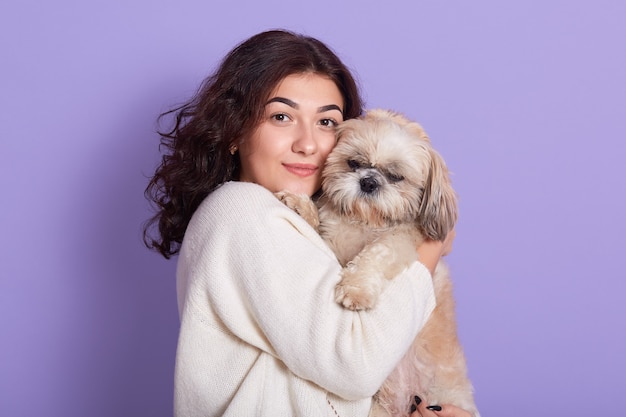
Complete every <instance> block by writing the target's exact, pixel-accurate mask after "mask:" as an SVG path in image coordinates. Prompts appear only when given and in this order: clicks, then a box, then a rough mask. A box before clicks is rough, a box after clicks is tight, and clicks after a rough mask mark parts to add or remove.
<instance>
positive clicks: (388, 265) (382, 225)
mask: <svg viewBox="0 0 626 417" xmlns="http://www.w3.org/2000/svg"><path fill="white" fill-rule="evenodd" d="M337 137H338V143H337V146H336V147H335V148H334V150H333V151H332V152H331V154H330V155H329V157H328V159H327V162H326V165H325V168H324V171H323V175H322V177H323V179H322V190H323V192H322V196H321V198H320V199H319V201H318V202H317V205H315V204H314V203H313V202H312V201H311V200H310V199H309V198H308V197H307V196H300V195H292V194H290V193H288V192H281V193H277V196H278V198H280V199H281V200H282V201H283V202H284V203H285V204H287V205H288V206H290V207H292V208H293V209H295V210H296V211H297V212H298V213H299V214H300V215H302V216H303V217H304V218H305V219H306V220H307V221H308V222H309V223H310V224H311V225H312V226H313V227H316V228H317V227H319V232H320V234H321V236H322V237H323V238H324V239H325V240H326V242H327V243H328V244H329V246H330V247H331V248H332V249H333V251H334V252H335V254H336V255H337V259H338V260H339V262H340V263H341V264H342V265H344V270H343V273H342V279H341V282H340V283H339V284H338V285H337V287H336V289H335V298H336V301H337V302H339V303H341V304H342V305H343V306H344V307H346V308H349V309H353V310H361V309H369V308H374V307H375V305H376V301H377V298H378V295H379V294H380V293H381V292H382V291H383V290H384V286H385V284H386V282H387V281H388V280H389V279H392V278H393V277H395V276H396V275H398V273H399V272H400V271H402V270H403V269H405V268H406V267H407V266H408V265H409V264H410V263H412V262H413V261H415V260H416V259H417V254H416V248H417V246H418V245H419V244H420V243H421V242H422V241H423V240H424V238H428V239H435V240H443V239H444V238H445V236H446V235H447V233H448V232H449V231H450V230H452V228H453V227H454V224H455V222H456V219H457V200H456V195H455V193H454V190H453V189H452V186H451V184H450V180H449V175H448V170H447V168H446V165H445V163H444V161H443V159H442V158H441V157H440V156H439V154H438V153H437V152H436V151H435V150H434V149H433V148H432V146H431V143H430V140H429V138H428V136H427V135H426V133H425V132H424V130H423V129H422V128H421V126H420V125H419V124H417V123H414V122H411V121H410V120H408V119H406V118H405V117H404V116H402V115H400V114H398V113H394V112H390V111H386V110H372V111H370V112H368V113H367V114H366V115H365V116H364V117H362V118H359V119H351V120H348V121H345V122H343V123H342V124H341V125H340V126H339V128H338V130H337ZM433 284H434V288H435V295H436V298H437V307H436V308H435V310H434V311H433V313H432V315H431V317H430V318H429V320H428V322H427V323H426V325H425V326H424V328H423V329H422V330H421V332H420V333H419V334H418V336H417V338H416V339H415V341H414V343H413V345H412V346H411V348H410V349H409V351H408V352H407V354H406V355H405V357H404V358H403V359H402V361H401V362H400V363H399V364H398V366H397V367H396V369H395V370H394V371H393V372H392V374H391V375H389V377H388V378H387V380H386V381H385V383H384V384H383V386H382V387H381V388H380V390H379V392H378V393H377V394H376V397H375V399H376V401H375V404H374V407H373V408H372V411H371V414H370V415H371V416H376V417H379V416H389V415H391V416H408V414H409V408H410V406H411V401H412V398H413V396H415V395H418V396H419V397H420V398H421V399H422V400H423V401H426V403H427V404H431V405H435V404H452V405H456V406H458V407H460V408H463V409H465V410H467V411H469V412H471V413H472V414H473V415H474V416H475V417H479V413H478V411H477V409H476V406H475V403H474V399H473V389H472V385H471V383H470V381H469V379H468V376H467V369H466V363H465V356H464V354H463V350H462V348H461V345H460V343H459V340H458V337H457V330H456V321H455V315H454V297H453V292H452V283H451V281H450V278H449V274H448V269H447V267H446V266H445V265H444V264H443V263H440V264H439V265H438V266H437V270H436V272H435V274H434V276H433Z"/></svg>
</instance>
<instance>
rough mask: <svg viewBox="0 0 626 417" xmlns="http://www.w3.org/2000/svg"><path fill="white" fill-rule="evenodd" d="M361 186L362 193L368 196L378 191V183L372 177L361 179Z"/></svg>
mask: <svg viewBox="0 0 626 417" xmlns="http://www.w3.org/2000/svg"><path fill="white" fill-rule="evenodd" d="M359 184H360V185H361V191H363V192H364V193H367V194H370V193H373V192H374V191H376V190H377V189H378V181H376V180H375V179H374V178H372V177H363V178H361V180H360V181H359Z"/></svg>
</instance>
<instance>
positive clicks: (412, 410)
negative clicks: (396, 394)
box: [409, 404, 417, 414]
mask: <svg viewBox="0 0 626 417" xmlns="http://www.w3.org/2000/svg"><path fill="white" fill-rule="evenodd" d="M415 410H417V406H416V405H415V404H411V410H410V411H409V414H413V413H414V412H415Z"/></svg>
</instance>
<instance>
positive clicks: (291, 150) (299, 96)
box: [239, 73, 344, 196]
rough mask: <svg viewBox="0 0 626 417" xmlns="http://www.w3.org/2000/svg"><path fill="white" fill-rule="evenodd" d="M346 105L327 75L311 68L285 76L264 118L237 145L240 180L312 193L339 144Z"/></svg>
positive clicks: (279, 189) (281, 189) (268, 104)
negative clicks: (337, 136)
mask: <svg viewBox="0 0 626 417" xmlns="http://www.w3.org/2000/svg"><path fill="white" fill-rule="evenodd" d="M343 105H344V103H343V97H342V95H341V93H340V92H339V89H338V88H337V86H336V85H335V83H334V82H333V81H331V80H330V79H329V78H326V77H323V76H320V75H317V74H311V73H306V74H294V75H289V76H287V77H285V78H284V79H283V80H282V81H281V82H280V83H279V84H278V86H277V87H276V88H275V89H274V91H273V92H272V93H271V94H270V98H269V100H268V101H267V103H266V104H265V115H264V117H263V119H262V121H261V123H260V124H259V125H258V126H257V127H256V129H255V130H254V131H253V133H252V134H251V135H250V137H247V138H244V140H243V142H242V143H241V144H240V145H239V157H240V159H241V173H240V177H239V179H240V180H241V181H246V182H254V183H257V184H259V185H262V186H264V187H265V188H267V189H268V190H270V191H272V192H277V191H283V190H286V191H290V192H292V193H304V194H308V195H309V196H310V195H313V194H314V193H315V192H316V191H317V190H318V189H319V188H320V184H321V174H322V168H323V166H324V162H325V161H326V157H327V156H328V154H329V153H330V151H331V150H332V148H333V147H334V146H335V143H336V140H335V127H336V126H337V124H338V123H339V122H342V121H343Z"/></svg>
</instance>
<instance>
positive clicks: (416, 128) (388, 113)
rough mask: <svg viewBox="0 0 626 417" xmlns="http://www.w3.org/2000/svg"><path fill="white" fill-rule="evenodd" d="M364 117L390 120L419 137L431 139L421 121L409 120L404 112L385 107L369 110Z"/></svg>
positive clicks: (426, 139) (366, 118) (428, 140)
mask: <svg viewBox="0 0 626 417" xmlns="http://www.w3.org/2000/svg"><path fill="white" fill-rule="evenodd" d="M364 119H365V120H390V121H392V122H394V123H396V124H398V125H400V126H402V127H403V128H404V129H406V130H407V131H408V132H409V133H411V134H412V135H414V136H415V137H418V138H420V139H422V140H425V141H427V142H430V139H429V137H428V135H427V134H426V131H425V130H424V128H422V126H421V125H420V124H419V123H417V122H414V121H412V120H409V119H408V118H406V116H404V115H403V114H401V113H398V112H395V111H393V110H385V109H373V110H369V111H368V112H367V113H366V114H365V117H364Z"/></svg>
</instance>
